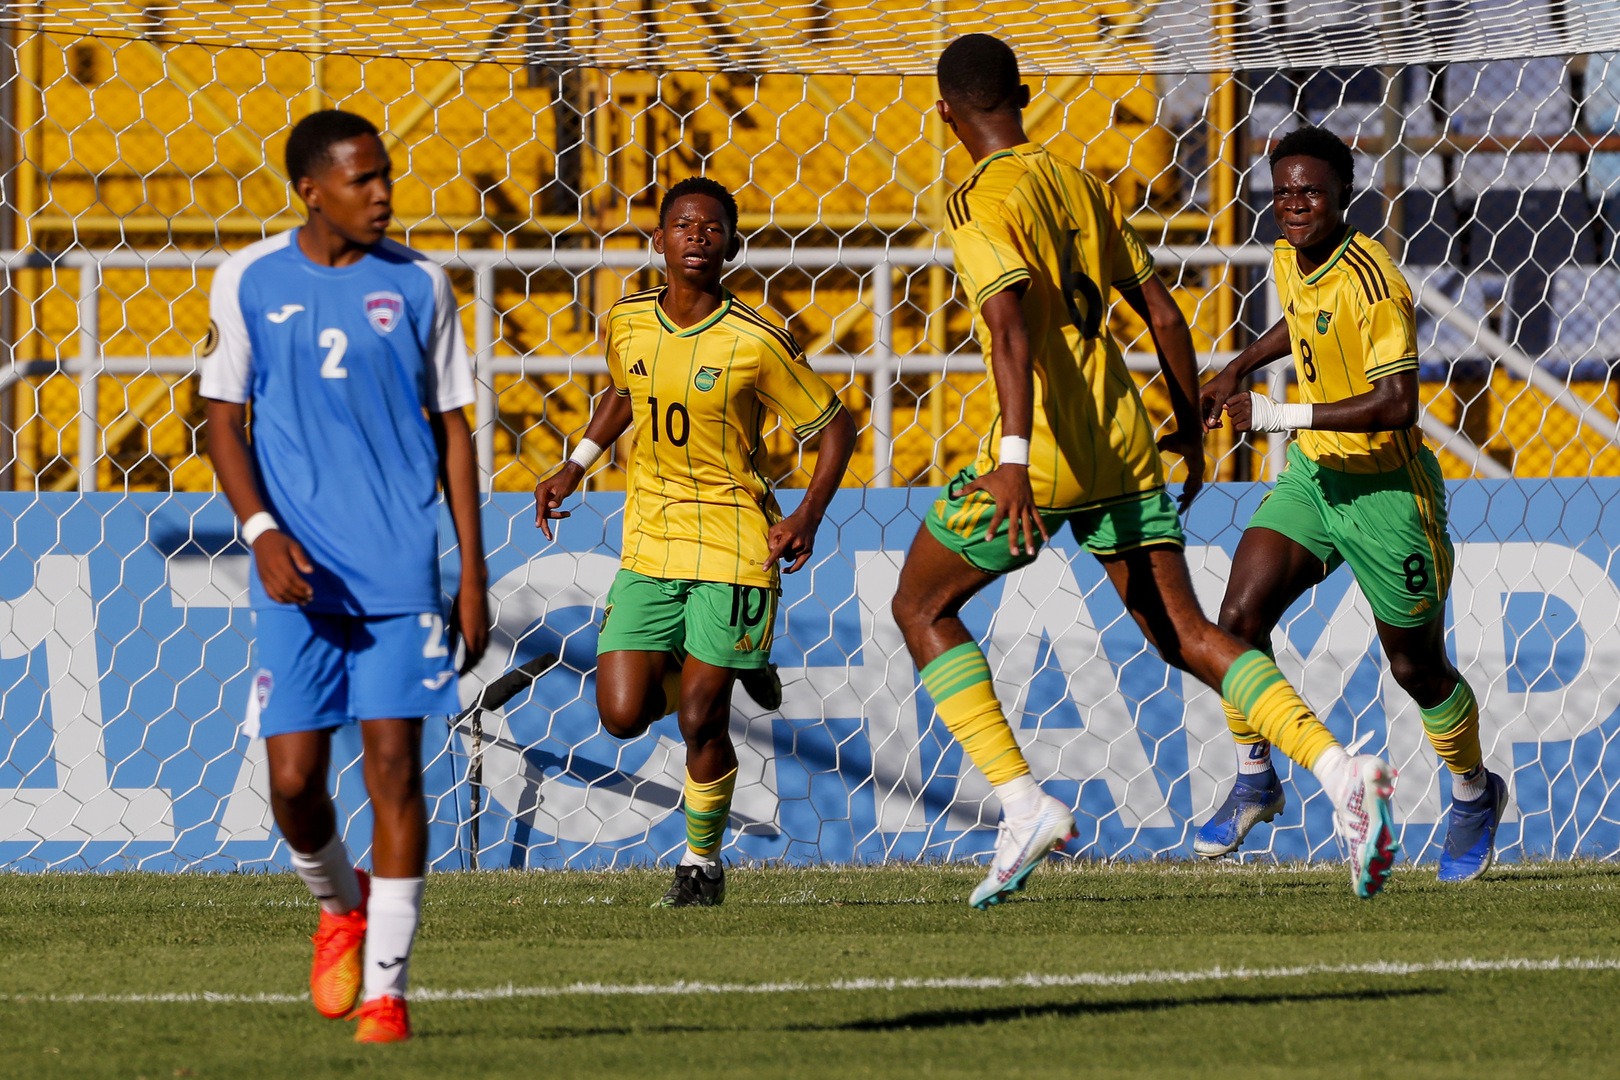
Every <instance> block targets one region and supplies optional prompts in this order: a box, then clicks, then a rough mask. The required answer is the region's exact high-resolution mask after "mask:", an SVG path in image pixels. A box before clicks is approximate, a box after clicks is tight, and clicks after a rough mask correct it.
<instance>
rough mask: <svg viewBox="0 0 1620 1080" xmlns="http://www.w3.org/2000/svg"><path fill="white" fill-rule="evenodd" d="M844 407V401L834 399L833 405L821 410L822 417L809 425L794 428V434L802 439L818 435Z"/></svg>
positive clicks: (818, 417)
mask: <svg viewBox="0 0 1620 1080" xmlns="http://www.w3.org/2000/svg"><path fill="white" fill-rule="evenodd" d="M843 407H844V403H843V402H842V401H840V400H839V399H838V398H833V399H832V403H831V404H829V405H828V406H827V407H826V408H825V409H823V410H821V415H820V416H817V417H816V418H815V419H814V420H812V421H810V422H809V423H808V424H803V425H801V426H799V427H796V428H794V429H793V434H794V435H796V436H798V437H799V438H801V439H808V438H809V437H810V436H812V435H814V434H816V433H817V432H819V431H821V430H822V429H823V428H825V427H826V426H827V425H828V424H830V423H832V422H833V417H835V416H837V415H838V410H839V409H842V408H843Z"/></svg>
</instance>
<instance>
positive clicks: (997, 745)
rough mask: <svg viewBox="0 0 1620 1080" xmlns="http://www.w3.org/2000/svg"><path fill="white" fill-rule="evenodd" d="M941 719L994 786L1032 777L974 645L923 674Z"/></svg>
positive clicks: (938, 659) (962, 647)
mask: <svg viewBox="0 0 1620 1080" xmlns="http://www.w3.org/2000/svg"><path fill="white" fill-rule="evenodd" d="M922 681H923V685H924V686H925V687H927V688H928V696H929V697H931V698H933V699H934V708H935V709H937V710H938V711H939V718H940V719H941V720H943V721H945V726H946V727H947V728H949V729H950V732H951V734H952V735H953V736H955V738H956V741H957V742H959V743H961V744H962V749H963V750H964V751H965V752H966V753H967V756H968V757H969V758H970V759H972V761H973V764H975V765H977V766H978V767H979V771H980V772H982V773H984V775H985V779H987V780H989V781H990V783H991V784H992V785H995V784H1005V783H1006V782H1007V781H1009V780H1016V779H1018V777H1020V776H1027V775H1029V765H1028V764H1027V763H1026V762H1025V761H1024V755H1023V753H1022V752H1021V751H1020V750H1019V749H1018V741H1017V740H1016V739H1014V738H1013V733H1012V727H1011V726H1010V725H1009V724H1008V723H1007V717H1006V716H1005V715H1004V714H1003V713H1002V711H1001V702H999V701H997V700H996V688H995V684H994V683H993V682H992V681H991V679H990V665H989V664H988V663H986V662H985V659H984V653H982V652H980V651H979V647H978V646H977V645H975V644H974V643H973V642H971V641H970V642H968V643H967V644H965V645H958V646H957V647H956V648H954V649H951V650H949V651H947V652H944V653H941V654H940V655H939V656H938V657H936V658H935V659H934V662H933V663H931V664H929V665H928V666H927V667H925V668H923V669H922Z"/></svg>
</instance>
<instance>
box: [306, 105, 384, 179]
mask: <svg viewBox="0 0 1620 1080" xmlns="http://www.w3.org/2000/svg"><path fill="white" fill-rule="evenodd" d="M376 134H378V132H377V125H376V124H373V123H372V122H371V121H370V120H367V119H366V118H365V117H363V116H360V115H358V114H356V113H352V112H344V111H343V110H342V109H322V110H321V111H320V112H312V113H310V114H309V115H308V116H306V117H304V118H303V119H302V120H300V121H298V123H296V124H294V125H293V129H292V134H291V135H288V136H287V179H288V180H289V181H291V182H292V183H294V184H297V183H298V181H300V180H302V179H303V178H304V177H306V176H311V175H313V174H315V173H316V172H318V171H320V170H321V169H323V168H325V167H326V166H327V165H329V164H331V162H332V144H333V143H340V142H347V141H348V140H350V139H358V138H359V137H360V136H362V135H376Z"/></svg>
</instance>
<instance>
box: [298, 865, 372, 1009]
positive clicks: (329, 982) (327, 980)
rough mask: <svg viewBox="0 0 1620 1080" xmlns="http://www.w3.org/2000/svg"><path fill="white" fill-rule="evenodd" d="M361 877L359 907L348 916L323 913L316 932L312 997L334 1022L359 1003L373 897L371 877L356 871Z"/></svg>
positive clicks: (310, 984) (310, 970)
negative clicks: (368, 904) (369, 903)
mask: <svg viewBox="0 0 1620 1080" xmlns="http://www.w3.org/2000/svg"><path fill="white" fill-rule="evenodd" d="M355 874H356V875H358V876H359V878H360V906H359V907H357V908H355V909H354V910H353V911H351V912H349V913H348V914H347V915H333V914H331V913H329V912H326V911H322V912H321V925H320V927H319V928H318V929H316V931H315V937H314V938H313V940H314V942H315V962H314V964H312V965H311V966H310V969H309V996H310V999H311V1000H312V1001H314V1002H315V1010H316V1011H317V1012H319V1013H320V1014H321V1015H322V1016H325V1017H327V1018H329V1019H332V1020H340V1019H342V1018H343V1017H345V1016H347V1015H349V1013H350V1012H351V1011H352V1010H353V1009H354V1006H355V1002H357V1001H359V1000H360V984H361V974H362V972H361V958H360V953H361V950H362V949H363V948H364V947H365V944H366V901H367V899H368V898H369V897H370V896H371V875H369V874H367V873H366V872H365V871H364V870H356V871H355Z"/></svg>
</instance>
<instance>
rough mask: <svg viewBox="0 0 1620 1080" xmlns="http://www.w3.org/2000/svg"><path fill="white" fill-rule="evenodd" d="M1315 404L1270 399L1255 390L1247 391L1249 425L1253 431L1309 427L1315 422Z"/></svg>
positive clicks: (1291, 429)
mask: <svg viewBox="0 0 1620 1080" xmlns="http://www.w3.org/2000/svg"><path fill="white" fill-rule="evenodd" d="M1315 413H1316V406H1315V405H1305V404H1293V403H1291V402H1280V401H1272V400H1271V399H1270V398H1268V397H1266V395H1264V394H1261V393H1258V392H1257V391H1254V390H1250V391H1249V427H1251V428H1253V429H1254V430H1255V431H1293V430H1294V429H1295V428H1309V427H1310V426H1311V425H1312V424H1313V423H1314V422H1315Z"/></svg>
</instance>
